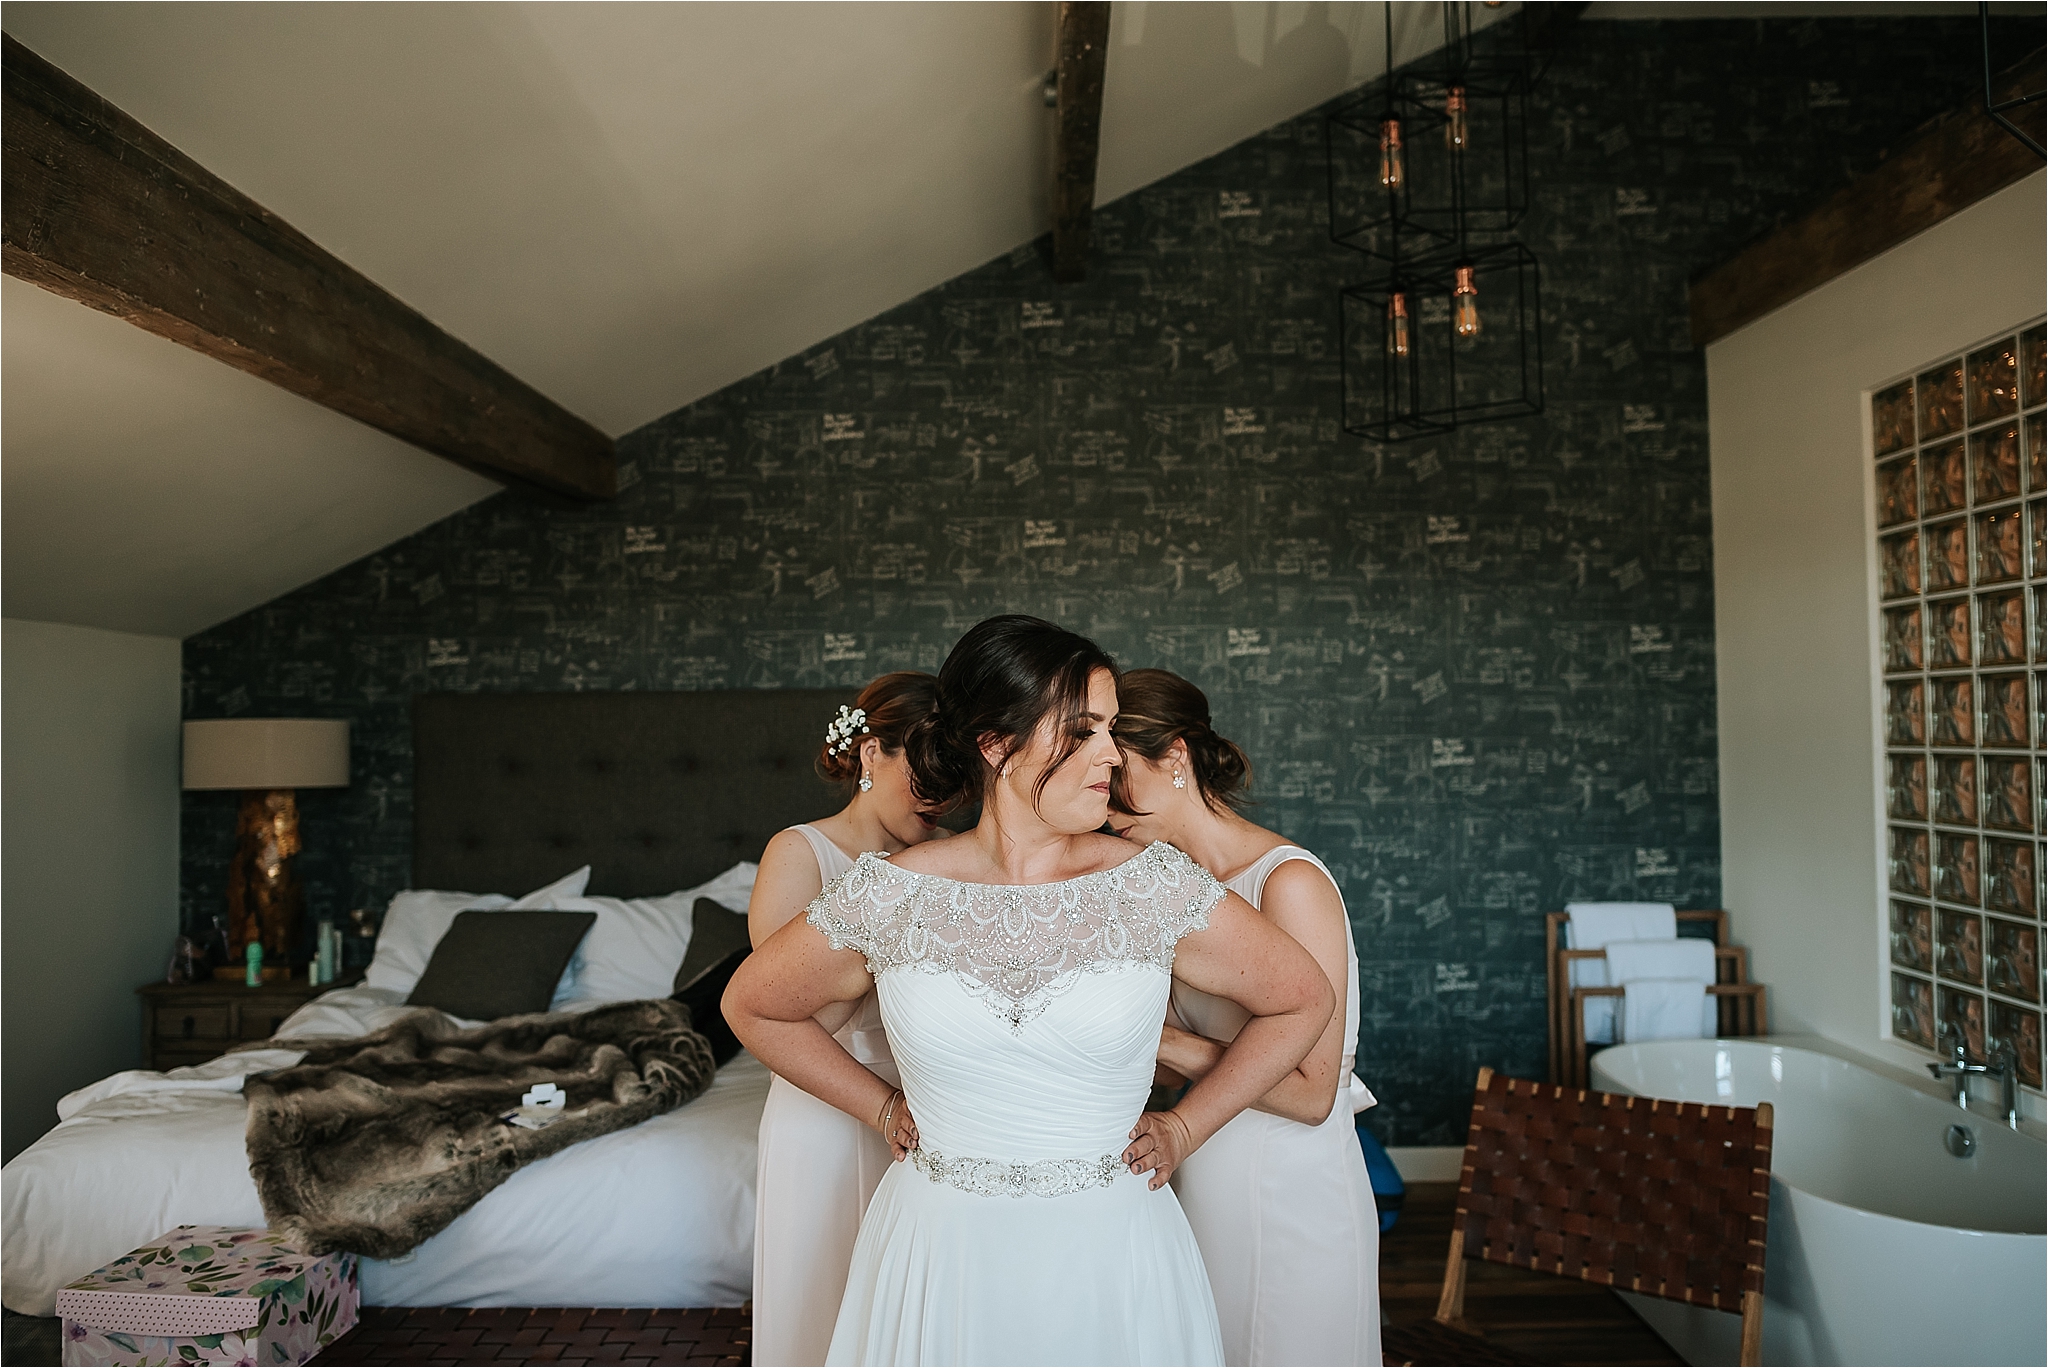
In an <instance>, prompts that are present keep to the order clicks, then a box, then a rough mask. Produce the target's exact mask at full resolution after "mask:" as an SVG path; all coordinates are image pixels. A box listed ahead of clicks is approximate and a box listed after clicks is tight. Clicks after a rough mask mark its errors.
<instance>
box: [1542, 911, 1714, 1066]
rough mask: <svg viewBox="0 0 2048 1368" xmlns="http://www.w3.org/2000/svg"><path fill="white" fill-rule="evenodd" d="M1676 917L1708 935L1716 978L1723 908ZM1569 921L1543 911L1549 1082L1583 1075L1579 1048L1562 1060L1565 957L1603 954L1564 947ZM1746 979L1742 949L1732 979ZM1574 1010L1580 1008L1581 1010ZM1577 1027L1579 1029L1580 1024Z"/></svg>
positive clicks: (1566, 1034)
mask: <svg viewBox="0 0 2048 1368" xmlns="http://www.w3.org/2000/svg"><path fill="white" fill-rule="evenodd" d="M1677 916H1678V924H1679V925H1680V926H1705V927H1706V928H1707V930H1708V938H1709V939H1710V940H1712V941H1713V942H1714V945H1715V946H1716V947H1717V952H1716V954H1715V957H1714V960H1715V962H1714V969H1715V977H1716V978H1719V977H1720V971H1721V969H1722V963H1721V957H1720V954H1719V953H1718V950H1719V948H1727V947H1728V912H1727V910H1726V909H1725V908H1719V907H1713V908H1694V909H1681V910H1680V911H1679V912H1678V914H1677ZM1569 920H1571V913H1569V912H1546V913H1544V914H1543V960H1544V984H1545V988H1546V990H1547V993H1548V997H1547V1001H1548V1004H1549V1018H1550V1020H1549V1028H1550V1081H1551V1082H1553V1083H1563V1082H1565V1081H1567V1075H1576V1076H1577V1077H1580V1078H1583V1077H1584V1071H1585V1055H1584V1053H1583V1051H1582V1052H1581V1053H1580V1055H1579V1062H1578V1064H1577V1066H1576V1067H1575V1068H1573V1067H1568V1065H1567V1063H1566V1053H1567V1051H1568V1050H1569V1049H1570V1044H1569V1042H1570V1039H1571V1023H1570V1022H1569V1020H1567V1016H1566V1014H1567V1013H1568V1012H1570V1011H1572V1010H1573V1008H1572V1007H1571V1004H1570V1000H1569V999H1570V996H1571V993H1570V985H1571V971H1570V970H1569V969H1568V968H1567V967H1566V965H1567V964H1568V962H1569V961H1568V960H1567V959H1566V958H1565V957H1566V956H1568V955H1569V956H1573V957H1576V958H1579V959H1587V958H1596V957H1604V955H1605V953H1606V952H1605V951H1601V950H1570V949H1567V948H1566V947H1565V943H1564V924H1565V923H1566V922H1567V921H1569ZM1748 979H1749V960H1748V957H1747V953H1746V952H1745V953H1744V956H1743V957H1742V959H1741V961H1740V972H1739V973H1738V974H1737V976H1736V977H1735V979H1734V980H1733V982H1736V983H1743V982H1747V981H1748ZM1578 1010H1580V1011H1583V1010H1584V1009H1583V1008H1581V1009H1578ZM1581 1020H1583V1018H1581ZM1581 1029H1582V1030H1583V1027H1582V1028H1581Z"/></svg>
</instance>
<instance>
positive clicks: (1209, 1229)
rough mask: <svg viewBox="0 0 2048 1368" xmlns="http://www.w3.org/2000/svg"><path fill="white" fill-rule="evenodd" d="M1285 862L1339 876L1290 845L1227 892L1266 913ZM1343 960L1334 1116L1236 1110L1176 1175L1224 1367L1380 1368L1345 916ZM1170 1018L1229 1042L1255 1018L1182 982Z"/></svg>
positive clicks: (1365, 1100) (1354, 987)
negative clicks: (1334, 1367) (1357, 1121)
mask: <svg viewBox="0 0 2048 1368" xmlns="http://www.w3.org/2000/svg"><path fill="white" fill-rule="evenodd" d="M1289 860H1305V861H1307V862H1308V863H1310V864H1312V865H1314V866H1315V867H1316V868H1317V869H1320V870H1322V872H1323V875H1324V877H1326V878H1328V877H1330V871H1329V869H1328V868H1326V867H1325V866H1324V864H1323V862H1322V861H1321V860H1318V859H1317V858H1316V857H1315V856H1313V855H1311V854H1309V853H1308V852H1307V851H1306V850H1303V849H1302V848H1301V847H1300V846H1291V845H1283V846H1275V847H1274V848H1273V849H1272V850H1270V851H1268V852H1266V854H1265V855H1263V856H1261V857H1260V858H1259V859H1257V860H1255V861H1253V862H1252V864H1251V865H1250V866H1249V867H1248V868H1246V869H1244V870H1242V871H1241V872H1239V873H1238V874H1236V875H1234V876H1232V877H1231V878H1229V879H1226V880H1225V881H1224V887H1226V888H1228V889H1229V890H1230V891H1231V892H1233V893H1235V894H1237V895H1238V896H1239V897H1241V898H1243V899H1244V900H1245V901H1246V902H1248V903H1250V904H1251V905H1252V906H1253V907H1260V906H1262V903H1261V899H1262V898H1263V896H1264V894H1265V887H1266V879H1267V878H1268V877H1269V876H1270V875H1271V874H1272V872H1273V871H1274V870H1276V869H1278V868H1279V867H1280V866H1281V865H1283V864H1285V863H1287V862H1288V861H1289ZM1330 882H1331V883H1332V884H1335V883H1336V880H1335V879H1334V878H1331V879H1330ZM1340 901H1341V895H1340ZM1344 959H1345V967H1346V968H1347V970H1348V971H1349V976H1348V978H1347V980H1346V982H1345V985H1344V1060H1343V1063H1342V1065H1341V1069H1342V1072H1341V1073H1340V1074H1339V1075H1338V1077H1339V1078H1340V1079H1341V1080H1342V1081H1341V1083H1340V1084H1339V1086H1338V1088H1337V1097H1336V1100H1335V1102H1333V1103H1332V1104H1331V1107H1330V1114H1329V1115H1328V1116H1327V1117H1325V1118H1324V1119H1323V1122H1322V1124H1321V1125H1316V1126H1305V1125H1303V1124H1301V1123H1300V1122H1299V1121H1289V1120H1288V1119H1287V1118H1286V1117H1283V1116H1274V1115H1272V1114H1271V1113H1269V1112H1262V1111H1243V1112H1239V1113H1238V1114H1237V1115H1236V1116H1234V1117H1232V1118H1231V1120H1230V1122H1229V1123H1228V1124H1227V1125H1225V1126H1224V1127H1223V1129H1222V1130H1219V1131H1217V1132H1216V1134H1215V1135H1213V1136H1211V1137H1210V1138H1209V1142H1208V1143H1207V1144H1205V1145H1203V1146H1202V1147H1201V1148H1200V1149H1198V1150H1196V1151H1195V1152H1194V1153H1193V1154H1191V1155H1189V1156H1188V1158H1187V1162H1186V1163H1184V1164H1182V1165H1181V1167H1180V1171H1179V1172H1177V1173H1175V1174H1174V1175H1173V1186H1174V1190H1175V1191H1176V1192H1178V1193H1179V1194H1180V1201H1181V1206H1182V1207H1183V1208H1184V1209H1185V1210H1186V1211H1187V1214H1188V1223H1189V1224H1190V1225H1191V1226H1192V1227H1193V1228H1194V1232H1195V1239H1196V1240H1197V1241H1198V1242H1199V1243H1200V1245H1201V1247H1202V1261H1203V1263H1204V1264H1206V1265H1207V1267H1208V1269H1209V1285H1210V1287H1211V1288H1213V1289H1214V1290H1215V1293H1216V1311H1217V1315H1218V1318H1219V1319H1220V1321H1221V1323H1222V1327H1223V1361H1224V1362H1225V1363H1228V1364H1232V1365H1239V1364H1330V1363H1378V1362H1379V1361H1380V1286H1379V1248H1380V1224H1379V1221H1380V1218H1379V1209H1378V1207H1377V1206H1376V1205H1375V1204H1374V1202H1373V1197H1372V1179H1371V1178H1370V1177H1368V1176H1367V1174H1366V1171H1365V1155H1364V1152H1363V1151H1361V1150H1360V1149H1359V1147H1358V1134H1357V1132H1356V1130H1355V1129H1354V1128H1353V1126H1354V1123H1353V1119H1352V1118H1353V1113H1355V1112H1359V1111H1362V1110H1364V1109H1365V1108H1367V1107H1369V1106H1371V1105H1372V1104H1373V1097H1372V1094H1371V1093H1370V1092H1367V1091H1366V1089H1365V1085H1364V1084H1362V1083H1360V1082H1359V1081H1358V1079H1357V1078H1356V1077H1354V1076H1353V1074H1352V1072H1351V1066H1352V1059H1351V1050H1352V1048H1353V1043H1354V1042H1355V1041H1357V1039H1358V1022H1359V1002H1358V951H1357V948H1356V946H1355V945H1354V944H1353V941H1352V936H1351V926H1350V919H1349V918H1348V917H1347V918H1346V919H1345V927H1344ZM1167 1019H1168V1020H1169V1021H1171V1022H1173V1024H1175V1025H1177V1026H1180V1027H1181V1028H1182V1029H1184V1030H1189V1031H1193V1032H1194V1033H1195V1034H1197V1035H1202V1036H1207V1037H1208V1038H1209V1039H1211V1040H1216V1041H1222V1042H1226V1043H1227V1042H1229V1041H1231V1040H1234V1039H1235V1038H1236V1037H1237V1033H1238V1031H1239V1030H1241V1029H1242V1028H1243V1026H1244V1024H1245V1022H1246V1021H1247V1020H1249V1018H1248V1017H1247V1016H1246V1014H1245V1010H1244V1008H1242V1007H1240V1006H1238V1005H1237V1004H1236V1003H1234V1002H1231V1001H1229V1000H1227V999H1224V998H1218V997H1211V996H1210V995H1209V994H1207V993H1203V992H1198V991H1196V990H1195V989H1193V988H1190V987H1188V986H1187V985H1186V984H1184V983H1176V984H1174V985H1173V1013H1172V1015H1171V1016H1169V1017H1168V1018H1167Z"/></svg>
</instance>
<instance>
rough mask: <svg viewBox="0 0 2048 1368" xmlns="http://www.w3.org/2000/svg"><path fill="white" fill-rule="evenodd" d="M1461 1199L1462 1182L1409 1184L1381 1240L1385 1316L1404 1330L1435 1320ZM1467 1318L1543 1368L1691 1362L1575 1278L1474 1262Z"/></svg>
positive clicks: (1624, 1306)
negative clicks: (1454, 1213)
mask: <svg viewBox="0 0 2048 1368" xmlns="http://www.w3.org/2000/svg"><path fill="white" fill-rule="evenodd" d="M1457 1199H1458V1186H1457V1184H1455V1183H1410V1184H1409V1185H1408V1200H1407V1204H1406V1205H1405V1206H1404V1207H1403V1208H1402V1210H1401V1219H1400V1221H1399V1222H1398V1223H1397V1224H1396V1225H1395V1226H1394V1229H1393V1231H1392V1232H1391V1233H1390V1234H1387V1235H1383V1236H1381V1237H1380V1309H1381V1310H1382V1311H1384V1312H1385V1313H1386V1316H1387V1319H1389V1320H1391V1321H1393V1322H1394V1323H1395V1324H1397V1325H1399V1324H1404V1323H1407V1322H1411V1321H1420V1320H1427V1319H1428V1318H1429V1317H1431V1316H1433V1315H1435V1314H1436V1299H1437V1294H1438V1293H1439V1292H1441V1291H1442V1289H1443V1285H1444V1254H1445V1253H1446V1251H1448V1250H1449V1248H1450V1243H1451V1212H1452V1210H1453V1208H1454V1207H1455V1206H1456V1205H1457ZM1465 1314H1466V1316H1467V1317H1468V1318H1469V1319H1470V1320H1471V1321H1472V1322H1473V1323H1474V1324H1476V1325H1477V1326H1478V1327H1479V1328H1480V1330H1482V1331H1483V1332H1485V1335H1486V1337H1487V1339H1488V1340H1490V1341H1492V1342H1493V1343H1495V1344H1498V1345H1500V1346H1501V1347H1502V1348H1504V1349H1510V1350H1513V1351H1515V1352H1516V1353H1519V1354H1521V1355H1524V1356H1525V1357H1528V1358H1532V1359H1536V1360H1538V1361H1539V1362H1543V1363H1559V1364H1610V1363H1654V1364H1682V1363H1684V1362H1685V1360H1684V1359H1682V1358H1680V1357H1678V1355H1676V1354H1674V1353H1672V1352H1671V1347H1670V1346H1669V1345H1667V1344H1665V1343H1664V1341H1663V1340H1661V1339H1659V1338H1657V1335H1656V1333H1655V1332H1654V1331H1652V1330H1651V1329H1650V1327H1649V1326H1647V1325H1645V1324H1643V1322H1642V1320H1641V1319H1640V1318H1638V1317H1637V1315H1636V1313H1635V1312H1633V1311H1631V1310H1629V1309H1628V1303H1626V1302H1624V1301H1622V1299H1621V1298H1620V1297H1617V1296H1615V1295H1614V1293H1613V1292H1611V1291H1609V1290H1608V1289H1607V1288H1604V1287H1595V1286H1594V1285H1593V1284H1591V1283H1582V1282H1578V1281H1576V1280H1574V1279H1571V1278H1554V1277H1551V1276H1549V1275H1548V1274H1544V1273H1532V1272H1530V1271H1529V1270H1527V1269H1523V1268H1509V1267H1507V1266H1506V1265H1504V1264H1493V1263H1481V1262H1479V1261H1477V1260H1470V1261H1468V1262H1467V1263H1466V1265H1465Z"/></svg>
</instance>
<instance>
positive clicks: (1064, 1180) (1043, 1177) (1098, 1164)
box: [910, 1149, 1128, 1197]
mask: <svg viewBox="0 0 2048 1368" xmlns="http://www.w3.org/2000/svg"><path fill="white" fill-rule="evenodd" d="M910 1162H911V1163H913V1164H915V1165H917V1167H918V1171H919V1172H921V1173H923V1174H924V1176H925V1177H927V1178H929V1179H931V1180H932V1181H933V1182H934V1183H944V1184H945V1185H946V1186H948V1187H956V1188H959V1189H960V1190H961V1191H962V1192H971V1193H973V1194H974V1195H975V1196H977V1197H1065V1196H1068V1195H1070V1194H1072V1193H1076V1192H1081V1191H1084V1190H1086V1189H1088V1188H1096V1187H1108V1186H1109V1185H1110V1184H1111V1183H1114V1182H1115V1181H1116V1180H1117V1178H1118V1177H1119V1176H1120V1175H1122V1174H1123V1173H1125V1172H1127V1171H1128V1170H1127V1169H1126V1167H1125V1165H1124V1161H1123V1157H1122V1156H1121V1155H1117V1154H1105V1155H1103V1156H1102V1157H1101V1158H1099V1159H1034V1160H1032V1161H1031V1162H1030V1163H1028V1164H1010V1163H1005V1162H1004V1161H1003V1160H1001V1159H978V1158H974V1157H972V1156H969V1157H965V1158H962V1157H956V1156H953V1155H945V1154H940V1153H938V1152H937V1151H935V1150H928V1149H914V1150H912V1151H911V1152H910Z"/></svg>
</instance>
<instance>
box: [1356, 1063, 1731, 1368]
mask: <svg viewBox="0 0 2048 1368" xmlns="http://www.w3.org/2000/svg"><path fill="white" fill-rule="evenodd" d="M1770 1202H1771V1105H1770V1103H1768V1102H1765V1103H1762V1104H1760V1105H1758V1106H1757V1107H1756V1108H1754V1109H1751V1108H1748V1107H1708V1106H1702V1105H1701V1104H1699V1103H1697V1102H1666V1101H1659V1100H1657V1099H1654V1098H1647V1097H1624V1096H1620V1095H1618V1094H1613V1093H1597V1092H1585V1091H1581V1090H1578V1089H1571V1088H1560V1087H1558V1086H1556V1085H1554V1084H1545V1083H1531V1082H1528V1081H1526V1080H1524V1079H1519V1078H1508V1077H1505V1076H1502V1075H1498V1074H1495V1073H1494V1071H1493V1070H1492V1069H1481V1070H1480V1071H1479V1086H1478V1088H1477V1090H1476V1091H1475V1093H1474V1094H1473V1098H1472V1123H1471V1128H1470V1130H1469V1131H1468V1132H1467V1137H1466V1141H1465V1162H1464V1168H1463V1171H1462V1173H1461V1174H1460V1176H1459V1180H1458V1208H1457V1216H1456V1225H1455V1226H1453V1228H1452V1230H1451V1250H1450V1257H1449V1259H1448V1261H1447V1262H1446V1264H1445V1267H1444V1283H1443V1293H1442V1296H1441V1297H1440V1298H1439V1300H1438V1302H1437V1308H1436V1316H1435V1318H1434V1319H1433V1320H1430V1321H1425V1322H1423V1323H1422V1324H1421V1325H1419V1326H1389V1327H1387V1328H1386V1329H1385V1330H1383V1331H1382V1341H1383V1348H1384V1351H1385V1359H1386V1362H1388V1363H1401V1364H1408V1363H1413V1364H1466V1363H1519V1362H1533V1360H1527V1359H1522V1358H1520V1357H1519V1356H1517V1355H1514V1354H1513V1353H1511V1352H1508V1351H1505V1350H1504V1349H1503V1348H1502V1347H1501V1346H1498V1345H1494V1344H1490V1343H1489V1342H1488V1341H1487V1340H1486V1339H1485V1338H1484V1337H1483V1336H1482V1335H1481V1334H1480V1332H1479V1330H1478V1329H1477V1327H1475V1326H1473V1325H1472V1324H1470V1323H1469V1322H1468V1321H1467V1320H1466V1319H1465V1260H1466V1259H1467V1258H1478V1259H1486V1260H1490V1261H1491V1262H1493V1263H1502V1264H1510V1265H1513V1266H1515V1267H1517V1268H1532V1269H1536V1270H1538V1271H1540V1272H1546V1273H1556V1274H1558V1275H1560V1276H1562V1277H1567V1278H1577V1279H1579V1280H1581V1281H1583V1282H1590V1283H1600V1284H1604V1285H1606V1286H1608V1287H1614V1288H1621V1289H1626V1290H1627V1291H1630V1292H1639V1293H1642V1294H1644V1295H1645V1296H1652V1297H1666V1298H1669V1299H1670V1300H1672V1301H1681V1302H1689V1303H1691V1304H1692V1305H1694V1306H1710V1307H1714V1308H1716V1309H1717V1310H1722V1311H1735V1312H1739V1313H1740V1314H1741V1316H1742V1349H1741V1359H1740V1361H1741V1362H1742V1363H1743V1364H1755V1363H1758V1362H1760V1361H1761V1354H1762V1349H1763V1290H1764V1235H1765V1231H1766V1229H1767V1222H1768V1218H1769V1215H1770Z"/></svg>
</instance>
